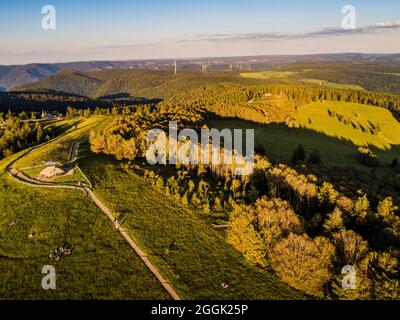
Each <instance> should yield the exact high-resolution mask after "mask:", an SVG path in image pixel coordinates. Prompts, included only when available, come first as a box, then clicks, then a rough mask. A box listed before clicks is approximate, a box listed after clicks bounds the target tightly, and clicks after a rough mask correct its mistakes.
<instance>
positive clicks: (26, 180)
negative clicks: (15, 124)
mask: <svg viewBox="0 0 400 320" xmlns="http://www.w3.org/2000/svg"><path fill="white" fill-rule="evenodd" d="M79 144H80V142H75V143H74V144H73V146H72V150H71V156H70V162H73V161H75V160H76V155H77V151H78V147H79ZM32 150H34V149H32ZM32 150H31V151H32ZM31 151H29V152H27V153H25V154H24V155H23V156H22V157H20V158H17V159H15V160H14V161H13V162H11V163H10V164H9V165H8V166H7V172H8V174H9V175H10V176H11V177H12V178H14V180H15V181H17V182H19V183H22V184H24V185H28V186H31V187H40V188H64V189H75V190H80V191H83V192H84V193H85V194H86V195H87V196H88V198H89V199H91V200H92V202H93V203H94V204H95V205H96V206H97V207H98V208H99V209H100V210H101V211H102V212H103V213H104V214H105V215H106V216H107V217H108V218H109V219H110V220H111V222H112V223H113V224H114V226H115V228H116V229H117V230H118V231H119V233H120V234H121V235H122V237H123V238H124V239H125V240H126V242H127V243H128V244H129V245H130V247H131V248H132V249H133V250H134V251H135V253H136V254H137V255H138V256H139V258H140V259H141V260H142V261H143V263H144V264H145V265H146V267H147V268H148V269H149V270H150V272H151V273H152V274H153V275H154V276H155V277H156V279H157V280H158V281H159V282H160V284H161V285H162V286H163V288H164V289H165V290H166V291H167V292H168V293H169V295H170V296H171V297H172V299H174V300H181V298H180V297H179V295H178V294H177V293H176V292H175V290H174V289H173V288H172V286H171V285H170V283H169V282H168V281H167V280H166V279H165V278H164V277H163V276H162V274H161V273H160V272H159V271H158V269H157V268H156V267H155V266H154V265H153V264H152V263H151V261H150V260H149V258H148V255H147V254H146V253H145V252H144V251H143V250H142V249H141V248H140V247H139V246H138V244H137V243H136V242H135V241H134V240H133V239H132V238H131V237H130V236H129V235H128V233H127V232H126V231H125V229H124V228H123V227H122V226H121V225H119V223H118V222H117V221H116V219H115V218H114V216H113V214H112V212H111V210H110V209H109V208H108V207H107V206H106V205H105V204H104V203H103V202H102V201H101V200H100V199H99V198H98V197H97V196H96V195H95V193H94V191H93V190H92V189H91V188H90V187H87V186H80V185H67V184H63V183H54V182H53V183H50V182H45V181H41V180H38V179H34V178H31V177H28V176H27V175H25V174H24V173H23V172H18V171H17V170H16V169H15V168H14V164H15V163H16V162H17V161H18V160H20V159H21V158H23V157H25V156H26V155H28V154H29V153H30V152H31Z"/></svg>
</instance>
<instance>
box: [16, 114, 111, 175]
mask: <svg viewBox="0 0 400 320" xmlns="http://www.w3.org/2000/svg"><path fill="white" fill-rule="evenodd" d="M110 119H111V118H110V117H104V116H96V117H91V118H89V119H81V120H78V121H77V120H72V121H71V120H69V121H65V122H62V123H58V124H57V126H58V127H57V128H58V130H60V128H62V127H65V126H67V127H68V129H67V130H65V128H64V130H65V133H66V134H65V135H61V136H60V137H59V138H57V139H54V140H53V141H51V142H50V143H48V144H45V145H43V146H41V147H40V148H36V149H34V150H32V151H31V152H30V153H29V154H28V155H27V156H26V157H24V158H22V159H21V160H19V161H17V162H16V163H15V168H16V169H18V170H20V171H22V172H24V173H25V174H26V175H28V176H30V177H32V178H36V176H37V175H38V174H39V173H40V172H41V171H42V170H43V169H45V168H46V167H47V165H46V163H47V162H55V163H57V166H61V167H65V169H66V170H68V169H70V167H71V166H66V164H67V162H68V161H69V158H70V153H71V148H72V146H73V144H74V143H75V142H77V141H80V140H82V139H86V138H87V136H88V134H89V133H90V131H91V130H92V129H95V128H98V127H99V126H102V125H104V124H105V123H106V122H107V121H110ZM78 156H79V155H78ZM51 181H53V182H66V183H76V182H82V183H87V180H86V178H85V177H84V176H83V175H82V172H81V171H80V170H79V168H75V170H74V172H73V174H72V175H69V176H60V177H55V178H53V179H52V180H51Z"/></svg>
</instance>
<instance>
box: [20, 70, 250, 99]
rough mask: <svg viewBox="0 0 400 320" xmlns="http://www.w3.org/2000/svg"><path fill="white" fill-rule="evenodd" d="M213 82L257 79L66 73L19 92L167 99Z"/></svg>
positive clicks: (214, 74) (152, 73)
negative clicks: (38, 90) (34, 91)
mask: <svg viewBox="0 0 400 320" xmlns="http://www.w3.org/2000/svg"><path fill="white" fill-rule="evenodd" d="M210 83H238V84H255V83H257V81H256V80H253V79H244V78H242V77H240V76H239V75H236V74H231V73H226V72H225V73H224V72H210V73H208V74H206V75H200V74H199V73H193V72H180V73H178V74H177V75H175V74H174V73H173V72H171V71H153V70H103V71H91V72H87V73H81V72H76V71H74V70H64V71H62V72H60V73H58V74H57V75H53V76H50V77H48V78H45V79H43V80H39V81H36V82H33V83H30V84H26V85H23V86H21V87H20V88H18V90H29V89H42V88H44V89H50V90H54V91H58V92H64V93H68V94H74V95H81V96H86V97H90V98H95V99H99V98H110V97H113V98H114V97H116V96H119V97H123V98H129V97H141V98H148V99H155V98H156V99H164V98H168V97H170V96H173V95H176V94H180V93H183V92H189V91H191V90H193V89H197V88H199V87H202V86H206V85H208V84H210Z"/></svg>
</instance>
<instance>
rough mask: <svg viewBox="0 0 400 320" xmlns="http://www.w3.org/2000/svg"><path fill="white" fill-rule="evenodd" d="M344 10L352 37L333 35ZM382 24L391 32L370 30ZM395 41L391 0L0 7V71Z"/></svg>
mask: <svg viewBox="0 0 400 320" xmlns="http://www.w3.org/2000/svg"><path fill="white" fill-rule="evenodd" d="M48 4H50V5H53V6H54V7H55V8H56V12H57V16H56V18H57V20H56V22H57V29H56V30H51V31H49V30H43V29H42V28H41V20H42V17H43V15H42V13H41V8H42V7H43V6H44V5H48ZM348 4H350V5H353V6H354V7H355V8H356V10H357V26H358V28H359V31H358V32H355V33H354V34H342V33H340V32H337V31H340V28H341V21H342V18H343V14H342V13H341V9H342V7H343V6H344V5H348ZM389 22H390V23H391V24H389V25H388V26H390V27H387V28H379V29H377V28H374V26H375V25H376V24H377V23H389ZM324 30H331V31H330V32H328V33H326V32H321V31H324ZM276 34H279V35H280V36H279V37H278V36H276ZM310 35H312V36H310ZM399 36H400V1H398V0H382V1H378V0H358V1H350V0H345V1H341V0H323V1H316V0H303V1H300V0H279V1H269V0H246V1H244V0H230V1H228V0H214V1H210V0H201V1H194V0H192V1H190V0H186V1H183V0H151V1H149V0H146V1H144V0H130V1H128V0H114V1H104V0H97V1H94V0H87V1H84V0H81V1H76V0H68V1H65V0H63V1H59V0H46V1H37V0H31V1H19V0H14V1H7V0H2V1H1V2H0V43H1V46H0V64H19V63H29V62H58V61H75V60H99V59H112V60H119V59H137V58H163V57H166V58H175V57H177V58H179V57H196V56H218V55H219V56H225V55H229V56H231V55H255V54H266V55H267V54H306V53H322V52H344V51H345V52H350V51H351V52H400V45H398V43H399V41H398V39H400V37H399Z"/></svg>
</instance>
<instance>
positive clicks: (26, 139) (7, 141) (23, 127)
mask: <svg viewBox="0 0 400 320" xmlns="http://www.w3.org/2000/svg"><path fill="white" fill-rule="evenodd" d="M27 119H28V115H27V114H26V113H25V112H22V113H21V114H19V115H13V114H12V113H7V114H3V113H0V159H2V158H5V157H8V156H11V155H12V154H14V153H16V152H18V151H20V150H23V149H26V148H29V147H31V146H33V145H36V144H39V143H42V142H45V141H48V140H50V139H51V138H52V137H53V136H54V132H53V131H52V130H51V129H44V128H43V127H42V124H41V123H40V122H35V123H30V122H28V121H25V120H27Z"/></svg>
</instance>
